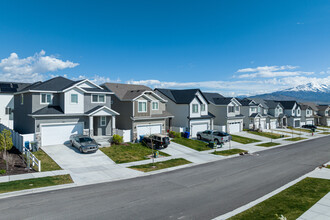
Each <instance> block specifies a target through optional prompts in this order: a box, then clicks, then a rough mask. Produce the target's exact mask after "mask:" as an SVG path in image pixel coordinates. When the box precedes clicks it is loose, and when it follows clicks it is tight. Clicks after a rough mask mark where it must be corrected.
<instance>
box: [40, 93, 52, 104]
mask: <svg viewBox="0 0 330 220" xmlns="http://www.w3.org/2000/svg"><path fill="white" fill-rule="evenodd" d="M42 95H46V102H42ZM47 95H50V102H49V103H48V102H47ZM40 104H41V105H50V104H53V94H51V93H40Z"/></svg>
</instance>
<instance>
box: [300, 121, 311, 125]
mask: <svg viewBox="0 0 330 220" xmlns="http://www.w3.org/2000/svg"><path fill="white" fill-rule="evenodd" d="M301 124H302V123H301ZM313 124H314V120H306V125H313Z"/></svg>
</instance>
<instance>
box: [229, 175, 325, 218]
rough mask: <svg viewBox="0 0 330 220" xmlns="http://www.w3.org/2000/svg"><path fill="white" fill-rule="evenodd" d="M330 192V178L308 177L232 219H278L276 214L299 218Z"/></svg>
mask: <svg viewBox="0 0 330 220" xmlns="http://www.w3.org/2000/svg"><path fill="white" fill-rule="evenodd" d="M328 192H330V180H326V179H317V178H306V179H303V180H302V181H300V182H298V183H296V184H295V185H293V186H291V187H289V188H288V189H286V190H284V191H282V192H280V193H278V194H277V195H274V196H273V197H271V198H269V199H267V200H265V201H263V202H261V203H259V204H257V205H256V206H254V207H252V208H250V209H248V210H246V211H244V212H242V213H240V214H238V215H236V216H234V217H232V218H230V220H236V219H237V220H241V219H243V220H250V219H251V220H252V219H253V220H255V219H256V220H259V219H267V220H272V219H274V220H276V219H278V218H277V217H276V215H279V216H280V215H283V216H285V217H286V218H287V219H288V220H291V219H297V218H298V217H299V216H300V215H302V214H303V213H304V212H306V211H307V210H308V209H309V208H310V207H312V206H313V205H314V204H315V203H316V202H317V201H319V200H320V199H321V198H322V197H324V196H325V195H326V194H327V193H328Z"/></svg>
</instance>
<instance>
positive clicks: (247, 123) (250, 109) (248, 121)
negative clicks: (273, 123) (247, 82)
mask: <svg viewBox="0 0 330 220" xmlns="http://www.w3.org/2000/svg"><path fill="white" fill-rule="evenodd" d="M239 102H240V103H241V104H242V107H241V108H242V110H241V113H242V115H244V116H245V118H244V122H243V124H244V128H245V129H253V130H257V129H260V130H264V129H267V115H265V114H264V112H263V106H262V105H261V104H259V103H257V102H256V101H254V100H250V99H242V100H239Z"/></svg>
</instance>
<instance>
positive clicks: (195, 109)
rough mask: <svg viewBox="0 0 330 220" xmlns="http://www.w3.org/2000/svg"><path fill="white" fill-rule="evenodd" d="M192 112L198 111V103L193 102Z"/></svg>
mask: <svg viewBox="0 0 330 220" xmlns="http://www.w3.org/2000/svg"><path fill="white" fill-rule="evenodd" d="M192 112H193V113H198V104H193V105H192Z"/></svg>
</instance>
